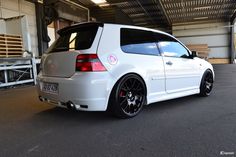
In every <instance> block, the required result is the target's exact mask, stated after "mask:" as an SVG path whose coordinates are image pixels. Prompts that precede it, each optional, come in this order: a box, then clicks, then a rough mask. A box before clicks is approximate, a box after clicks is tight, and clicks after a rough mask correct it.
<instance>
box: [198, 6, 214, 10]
mask: <svg viewBox="0 0 236 157" xmlns="http://www.w3.org/2000/svg"><path fill="white" fill-rule="evenodd" d="M210 8H211V6H202V7H196V8H194V9H195V10H202V9H210Z"/></svg>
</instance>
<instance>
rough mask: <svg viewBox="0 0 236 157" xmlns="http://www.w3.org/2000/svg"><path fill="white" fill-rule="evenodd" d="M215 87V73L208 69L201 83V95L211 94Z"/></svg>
mask: <svg viewBox="0 0 236 157" xmlns="http://www.w3.org/2000/svg"><path fill="white" fill-rule="evenodd" d="M212 88H213V74H212V72H211V71H210V70H207V71H206V72H205V73H204V74H203V77H202V81H201V85H200V94H199V95H200V96H205V97H206V96H209V95H210V94H211V91H212Z"/></svg>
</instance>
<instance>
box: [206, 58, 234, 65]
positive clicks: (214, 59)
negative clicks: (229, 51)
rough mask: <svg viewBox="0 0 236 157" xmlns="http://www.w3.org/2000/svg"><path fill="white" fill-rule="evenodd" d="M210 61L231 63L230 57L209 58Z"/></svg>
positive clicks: (213, 62) (212, 62)
mask: <svg viewBox="0 0 236 157" xmlns="http://www.w3.org/2000/svg"><path fill="white" fill-rule="evenodd" d="M208 61H209V62H210V63H211V64H229V63H230V60H229V59H228V58H209V59H208Z"/></svg>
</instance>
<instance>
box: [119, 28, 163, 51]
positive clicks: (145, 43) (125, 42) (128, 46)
mask: <svg viewBox="0 0 236 157" xmlns="http://www.w3.org/2000/svg"><path fill="white" fill-rule="evenodd" d="M120 45H121V49H122V51H124V52H125V53H134V54H144V55H159V52H158V49H157V45H156V41H155V38H154V36H153V32H151V31H144V30H138V29H128V28H122V29H121V43H120Z"/></svg>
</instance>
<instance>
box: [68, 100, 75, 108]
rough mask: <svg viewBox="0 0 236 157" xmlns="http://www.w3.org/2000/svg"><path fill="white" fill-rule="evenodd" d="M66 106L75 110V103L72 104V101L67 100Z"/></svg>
mask: <svg viewBox="0 0 236 157" xmlns="http://www.w3.org/2000/svg"><path fill="white" fill-rule="evenodd" d="M66 106H67V108H68V109H72V110H76V107H75V105H74V104H73V102H71V101H68V102H67V103H66Z"/></svg>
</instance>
